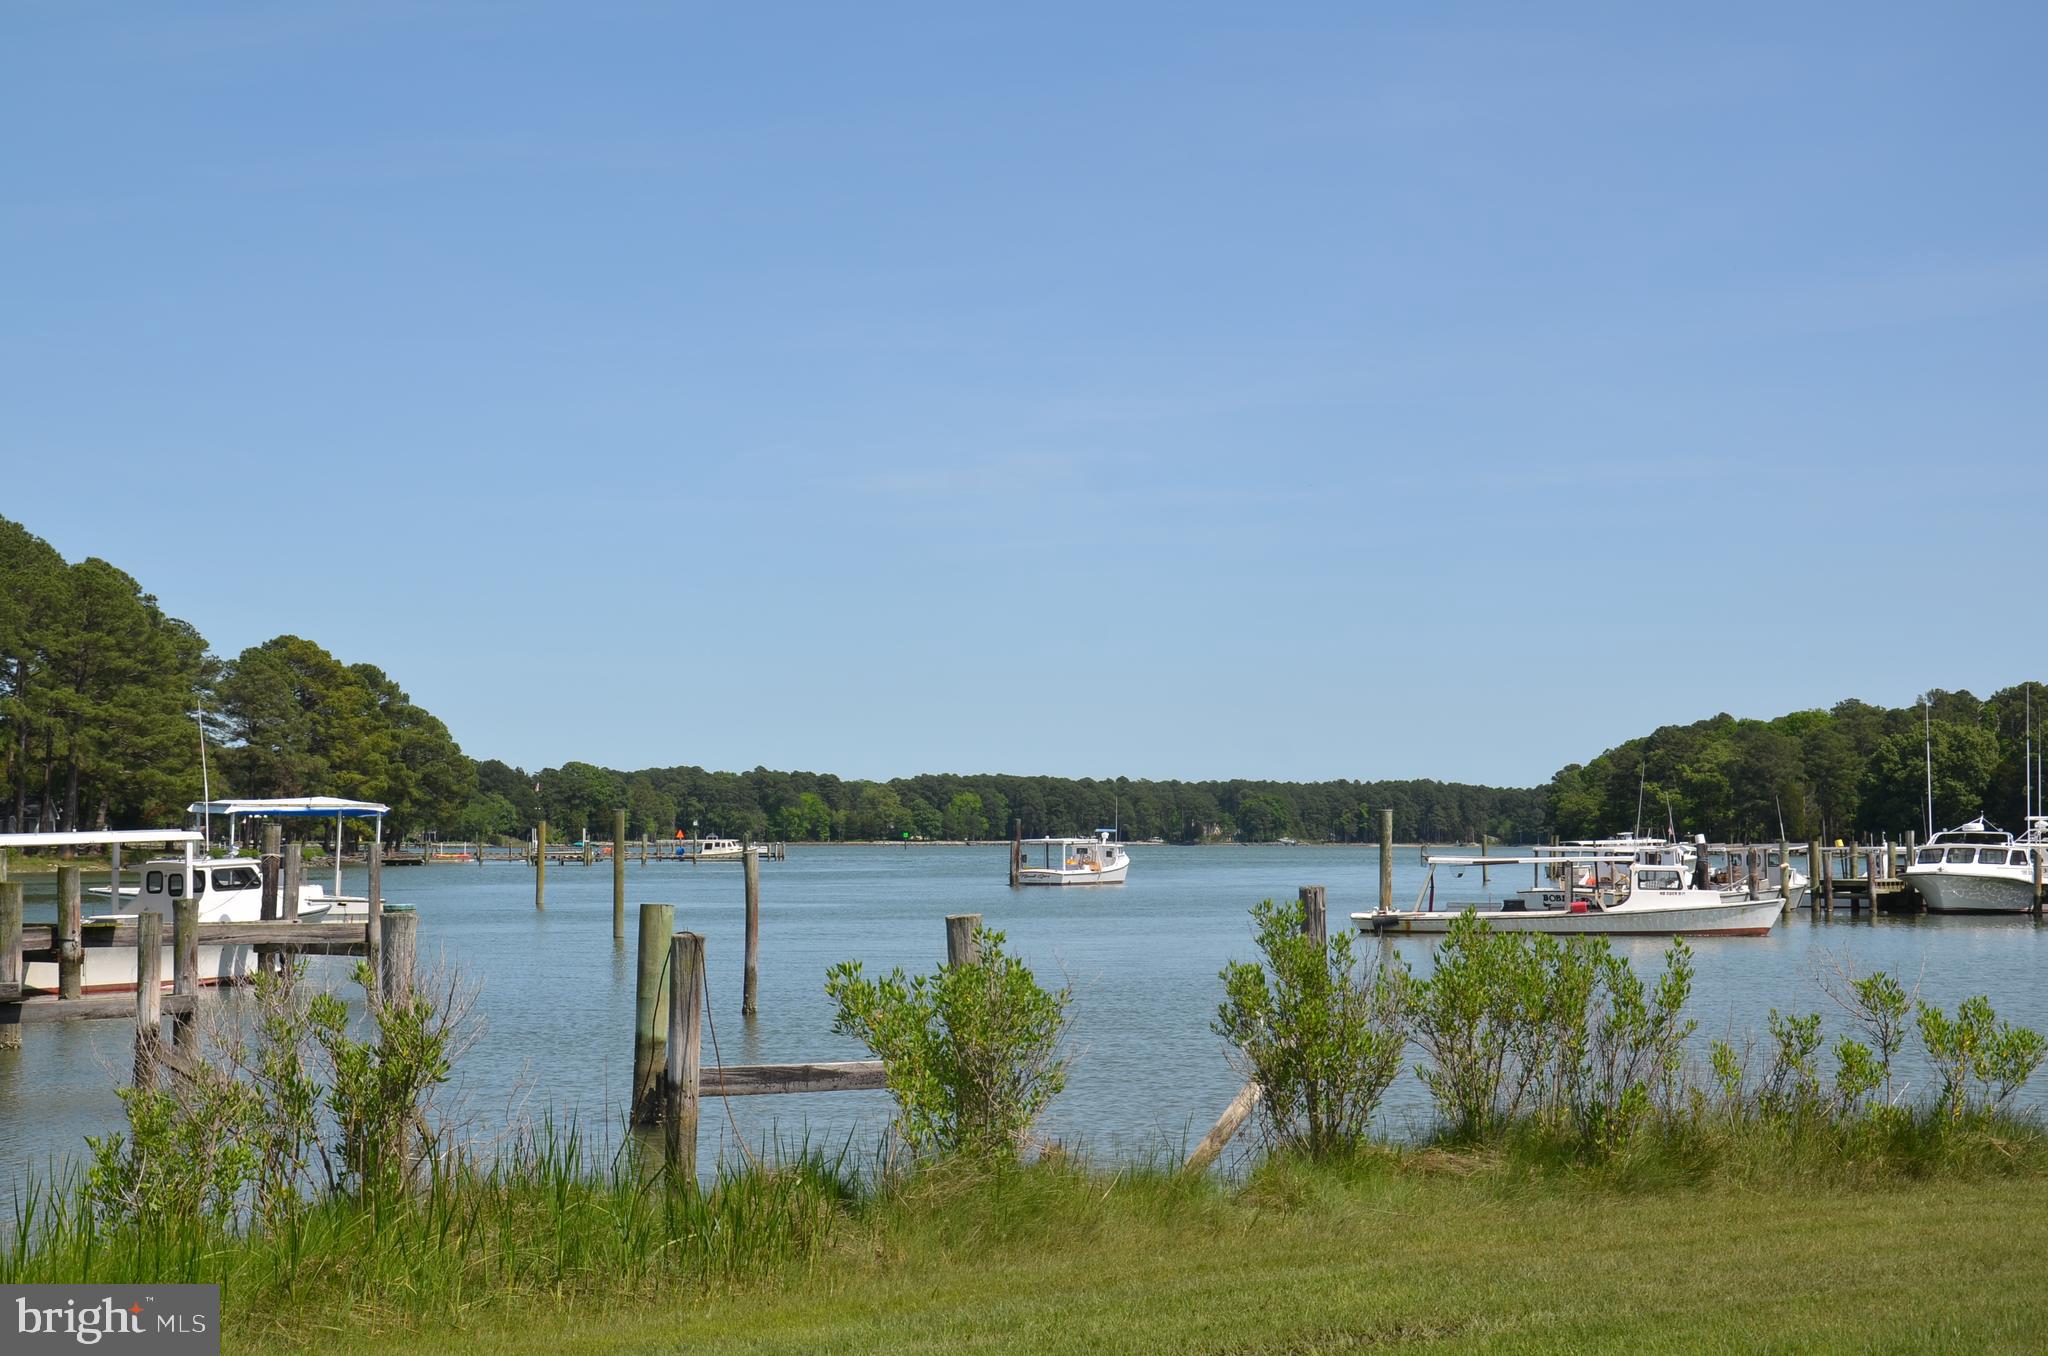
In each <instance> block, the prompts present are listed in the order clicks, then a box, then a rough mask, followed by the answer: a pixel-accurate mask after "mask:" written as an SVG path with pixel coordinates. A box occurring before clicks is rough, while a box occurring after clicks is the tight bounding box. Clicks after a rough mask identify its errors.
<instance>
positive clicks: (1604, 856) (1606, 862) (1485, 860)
mask: <svg viewBox="0 0 2048 1356" xmlns="http://www.w3.org/2000/svg"><path fill="white" fill-rule="evenodd" d="M1423 860H1424V861H1426V862H1428V863H1429V864H1430V865H1431V866H1556V865H1558V864H1559V863H1565V864H1586V865H1595V864H1597V865H1603V866H1626V865H1628V864H1630V863H1631V862H1633V861H1635V857H1634V856H1632V855H1630V854H1628V853H1615V852H1546V853H1544V854H1542V855H1541V856H1533V857H1469V856H1457V857H1424V858H1423ZM1650 865H1652V866H1654V865H1656V863H1654V862H1652V863H1650Z"/></svg>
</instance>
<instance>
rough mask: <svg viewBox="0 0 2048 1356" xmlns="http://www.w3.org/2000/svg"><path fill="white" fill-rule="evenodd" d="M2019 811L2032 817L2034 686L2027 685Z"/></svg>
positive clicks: (2026, 816) (2025, 815)
mask: <svg viewBox="0 0 2048 1356" xmlns="http://www.w3.org/2000/svg"><path fill="white" fill-rule="evenodd" d="M2020 804H2021V805H2022V806H2024V807H2025V808H2024V809H2023V810H2022V811H2021V812H2020V817H2021V818H2022V819H2032V818H2033V817H2034V687H2033V684H2031V683H2029V684H2028V685H2027V752H2026V757H2025V758H2024V759H2023V760H2022V761H2021V763H2020Z"/></svg>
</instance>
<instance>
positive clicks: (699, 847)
mask: <svg viewBox="0 0 2048 1356" xmlns="http://www.w3.org/2000/svg"><path fill="white" fill-rule="evenodd" d="M690 851H691V855H692V856H694V857H696V859H697V860H698V861H700V862H720V861H734V862H736V861H738V860H739V859H740V858H742V857H744V856H746V855H747V845H746V844H745V843H742V842H741V841H740V840H739V839H737V838H698V839H693V840H692V842H691V848H690Z"/></svg>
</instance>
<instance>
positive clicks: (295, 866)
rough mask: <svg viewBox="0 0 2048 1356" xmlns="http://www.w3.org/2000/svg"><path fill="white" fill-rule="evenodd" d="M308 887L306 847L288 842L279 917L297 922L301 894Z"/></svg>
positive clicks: (279, 900)
mask: <svg viewBox="0 0 2048 1356" xmlns="http://www.w3.org/2000/svg"><path fill="white" fill-rule="evenodd" d="M305 888H306V847H305V844H303V843H287V844H285V849H284V893H283V895H281V896H280V897H279V898H278V901H277V908H278V917H280V918H282V919H283V920H284V921H285V922H287V923H295V922H297V921H298V917H299V896H300V895H301V894H302V893H303V892H304V891H305Z"/></svg>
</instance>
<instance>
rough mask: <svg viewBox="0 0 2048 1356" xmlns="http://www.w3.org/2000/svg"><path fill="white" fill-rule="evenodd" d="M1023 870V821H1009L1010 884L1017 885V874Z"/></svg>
mask: <svg viewBox="0 0 2048 1356" xmlns="http://www.w3.org/2000/svg"><path fill="white" fill-rule="evenodd" d="M1023 869H1024V821H1023V820H1021V819H1013V820H1011V821H1010V884H1011V885H1013V886H1014V885H1016V884H1017V873H1018V872H1020V871H1022V870H1023Z"/></svg>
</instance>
